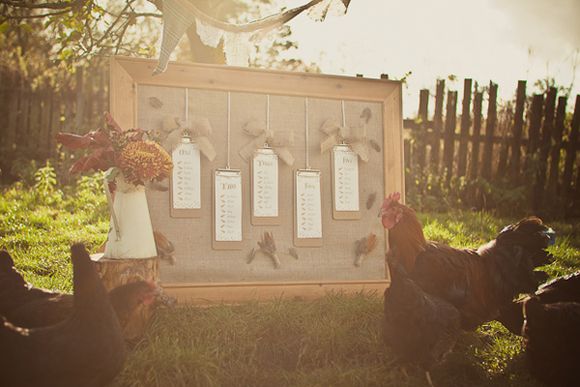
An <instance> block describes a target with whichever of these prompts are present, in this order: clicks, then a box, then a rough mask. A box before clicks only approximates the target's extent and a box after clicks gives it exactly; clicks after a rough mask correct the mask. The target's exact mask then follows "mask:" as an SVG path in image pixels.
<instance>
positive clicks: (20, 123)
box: [0, 68, 108, 181]
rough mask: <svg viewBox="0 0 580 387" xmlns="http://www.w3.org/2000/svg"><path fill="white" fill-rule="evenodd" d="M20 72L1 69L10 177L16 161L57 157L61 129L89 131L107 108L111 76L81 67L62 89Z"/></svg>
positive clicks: (2, 131)
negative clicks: (33, 84) (34, 83)
mask: <svg viewBox="0 0 580 387" xmlns="http://www.w3.org/2000/svg"><path fill="white" fill-rule="evenodd" d="M31 83H32V82H30V80H24V79H22V77H21V76H20V75H19V74H18V73H9V72H2V71H0V152H1V154H0V163H1V164H0V168H2V171H3V174H2V177H3V180H4V181H5V180H6V179H8V178H9V177H7V176H9V175H10V170H11V168H12V166H13V164H14V163H16V162H21V161H23V160H24V161H26V160H30V159H36V160H45V159H47V158H51V157H55V156H56V149H57V148H56V144H55V135H56V133H57V132H59V131H69V132H75V133H85V132H87V131H88V130H90V129H93V128H95V127H96V126H98V125H100V124H101V123H102V115H101V114H100V113H101V112H104V111H105V110H107V109H108V74H107V72H106V71H103V70H86V69H83V68H79V69H77V70H76V73H75V74H73V75H72V76H71V77H70V79H68V80H66V81H64V82H61V84H59V87H58V88H55V87H53V86H52V85H50V84H49V83H48V82H47V83H43V84H40V85H36V86H35V87H33V86H32V85H31Z"/></svg>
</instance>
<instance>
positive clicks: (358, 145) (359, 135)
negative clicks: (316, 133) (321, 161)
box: [320, 118, 369, 163]
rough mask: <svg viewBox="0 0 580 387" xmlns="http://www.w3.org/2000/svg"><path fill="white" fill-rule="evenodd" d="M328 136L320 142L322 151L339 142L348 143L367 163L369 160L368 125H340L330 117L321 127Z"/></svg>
mask: <svg viewBox="0 0 580 387" xmlns="http://www.w3.org/2000/svg"><path fill="white" fill-rule="evenodd" d="M320 130H321V131H322V132H324V133H325V134H326V135H327V137H326V138H325V139H324V140H323V141H322V142H321V143H320V153H324V152H326V151H328V150H330V149H332V148H333V147H334V146H335V145H338V144H347V145H348V146H349V147H350V149H351V150H352V151H353V152H355V153H356V154H357V155H358V157H360V159H361V160H362V161H364V162H365V163H366V162H367V161H369V140H368V138H367V129H366V125H364V124H362V125H360V126H359V127H354V128H353V127H349V126H340V125H339V124H338V123H337V122H336V120H335V119H333V118H329V119H327V120H326V121H324V123H323V124H322V127H321V128H320Z"/></svg>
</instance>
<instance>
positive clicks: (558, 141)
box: [548, 97, 568, 192]
mask: <svg viewBox="0 0 580 387" xmlns="http://www.w3.org/2000/svg"><path fill="white" fill-rule="evenodd" d="M566 103H568V99H567V98H566V97H559V98H558V108H557V110H556V122H555V126H554V135H553V136H552V137H553V138H554V144H553V145H552V154H551V156H550V175H549V176H550V177H549V179H548V188H549V190H550V191H552V192H559V191H560V190H559V187H558V170H559V166H560V149H562V135H563V134H564V119H565V117H566Z"/></svg>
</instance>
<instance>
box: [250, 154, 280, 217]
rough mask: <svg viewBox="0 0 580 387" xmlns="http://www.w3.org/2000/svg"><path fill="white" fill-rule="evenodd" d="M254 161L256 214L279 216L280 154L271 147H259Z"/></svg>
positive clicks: (253, 190) (254, 208)
mask: <svg viewBox="0 0 580 387" xmlns="http://www.w3.org/2000/svg"><path fill="white" fill-rule="evenodd" d="M252 163H253V165H252V173H253V176H252V179H253V187H252V194H253V195H252V196H253V198H252V200H253V211H254V216H256V217H275V216H278V156H277V155H276V153H274V151H273V150H271V149H259V150H258V151H257V152H256V154H255V155H254V159H253V160H252Z"/></svg>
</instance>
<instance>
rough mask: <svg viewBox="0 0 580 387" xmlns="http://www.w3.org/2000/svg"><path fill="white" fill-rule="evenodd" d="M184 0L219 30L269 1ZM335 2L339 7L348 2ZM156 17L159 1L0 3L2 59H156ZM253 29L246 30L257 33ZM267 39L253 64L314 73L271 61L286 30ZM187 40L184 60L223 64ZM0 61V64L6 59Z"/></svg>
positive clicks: (192, 37)
mask: <svg viewBox="0 0 580 387" xmlns="http://www.w3.org/2000/svg"><path fill="white" fill-rule="evenodd" d="M190 1H191V2H192V3H193V4H194V5H195V7H196V8H197V9H199V10H200V11H201V12H202V13H203V14H205V15H207V16H208V17H209V18H210V20H215V21H216V22H218V23H222V24H224V25H226V24H228V23H230V24H231V23H240V22H247V21H248V20H250V19H257V18H258V17H260V14H261V11H262V10H263V6H265V5H271V3H273V2H275V0H256V1H253V2H249V1H245V0H190ZM322 1H326V2H327V3H329V0H311V1H310V2H308V3H306V5H305V6H304V8H305V9H307V8H310V7H312V6H314V5H317V4H318V3H320V2H322ZM335 1H336V0H335ZM340 1H342V2H343V3H344V5H345V7H347V6H348V3H349V2H350V0H340ZM305 2H306V0H305ZM250 4H251V5H252V6H250ZM162 12H163V0H60V1H59V0H31V1H29V0H21V1H18V0H0V33H1V34H2V35H3V39H2V40H0V44H2V47H3V48H7V49H8V50H11V51H12V52H11V55H8V56H10V57H11V58H10V61H11V62H13V64H14V61H16V62H18V61H19V59H18V58H23V57H26V56H30V55H29V54H31V52H30V51H31V50H32V51H35V50H37V51H38V52H43V53H44V55H43V58H44V59H45V61H46V60H50V61H51V62H52V63H53V64H61V65H65V66H68V67H69V68H70V67H71V65H72V64H75V65H77V64H81V63H83V61H87V60H94V59H95V58H99V57H102V56H108V55H111V54H124V55H133V56H141V57H154V56H156V55H157V50H156V49H155V45H156V44H155V43H156V41H157V38H158V37H159V36H160V34H161V19H162ZM285 21H286V20H283V22H285ZM258 24H259V23H248V24H247V25H248V26H249V28H255V29H259V25H258ZM272 34H273V35H272V38H273V39H272V42H273V43H272V45H271V47H269V48H267V49H264V48H263V47H262V48H261V49H260V48H259V47H256V48H255V50H256V51H257V52H258V53H259V54H260V55H261V56H264V58H261V59H259V60H256V61H254V65H262V66H264V65H265V66H269V67H278V68H280V67H282V68H286V69H311V70H312V69H313V68H315V67H314V66H311V65H310V66H306V65H304V64H302V62H301V61H299V60H297V59H290V60H284V61H281V62H279V63H277V62H276V60H275V58H276V57H277V56H278V55H279V54H280V53H281V52H282V51H285V50H288V49H290V48H293V47H295V45H296V44H295V42H292V41H291V40H290V35H291V30H290V29H289V27H284V28H281V29H277V30H275V32H273V33H272ZM187 37H188V41H187V42H188V44H187V47H184V45H182V46H181V48H182V49H183V51H184V54H186V55H187V57H188V59H189V60H191V61H194V62H201V63H224V62H225V58H224V52H223V42H222V43H220V45H218V47H216V48H212V47H208V46H206V45H204V44H203V43H202V42H201V39H200V37H199V36H198V34H197V32H196V26H195V23H194V24H193V26H192V27H191V28H189V29H188V31H187ZM33 46H35V47H33ZM183 56H184V55H181V57H182V58H183ZM2 59H3V61H5V60H6V59H7V58H6V55H4V58H2ZM29 59H31V58H29Z"/></svg>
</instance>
